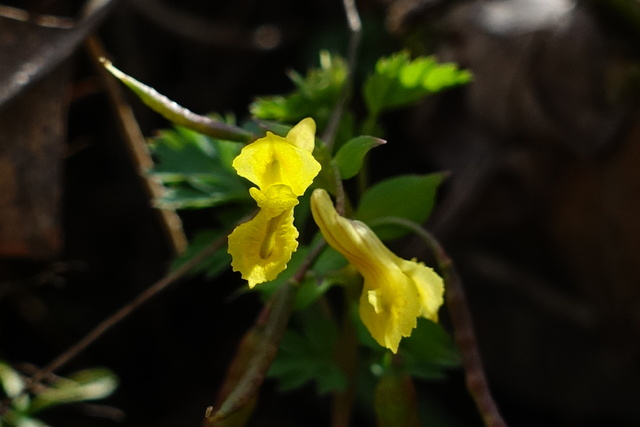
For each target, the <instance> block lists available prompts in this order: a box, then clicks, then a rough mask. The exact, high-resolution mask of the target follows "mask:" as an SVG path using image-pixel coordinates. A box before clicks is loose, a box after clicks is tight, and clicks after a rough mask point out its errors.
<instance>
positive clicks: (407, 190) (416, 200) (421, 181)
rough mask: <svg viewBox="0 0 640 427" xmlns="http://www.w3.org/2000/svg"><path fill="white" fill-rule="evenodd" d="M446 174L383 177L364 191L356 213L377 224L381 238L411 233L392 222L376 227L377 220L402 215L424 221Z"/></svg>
mask: <svg viewBox="0 0 640 427" xmlns="http://www.w3.org/2000/svg"><path fill="white" fill-rule="evenodd" d="M444 177H445V175H444V174H441V173H433V174H428V175H401V176H397V177H393V178H389V179H386V180H384V181H381V182H379V183H377V184H376V185H374V186H372V187H370V188H369V189H368V190H367V191H365V193H364V194H363V195H362V199H361V200H360V205H359V207H358V211H357V214H356V216H357V218H358V219H359V220H361V221H363V222H365V223H368V224H369V225H371V226H372V227H374V228H375V231H376V234H378V237H380V239H382V240H389V239H396V238H399V237H402V236H403V235H405V234H407V233H408V230H407V229H406V228H404V227H400V226H394V225H389V224H385V225H381V226H379V227H375V225H376V224H375V221H376V220H377V219H380V218H384V217H399V218H404V219H408V220H410V221H413V222H416V223H418V224H420V223H423V222H424V221H426V220H427V218H429V215H430V214H431V211H432V209H433V206H434V203H435V197H436V190H437V189H438V186H439V185H440V183H441V182H442V180H443V178H444Z"/></svg>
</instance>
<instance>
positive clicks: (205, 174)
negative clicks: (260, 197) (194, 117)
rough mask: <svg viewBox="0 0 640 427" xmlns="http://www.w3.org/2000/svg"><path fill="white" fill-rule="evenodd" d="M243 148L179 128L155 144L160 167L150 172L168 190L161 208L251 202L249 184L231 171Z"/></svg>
mask: <svg viewBox="0 0 640 427" xmlns="http://www.w3.org/2000/svg"><path fill="white" fill-rule="evenodd" d="M241 148H242V147H241V146H240V145H239V144H237V143H234V142H229V141H221V140H216V139H212V138H210V137H208V136H205V135H202V134H200V133H197V132H194V131H192V130H189V129H186V128H183V127H175V128H173V129H167V130H163V131H161V132H160V133H159V134H158V135H157V136H156V137H154V138H153V139H152V140H151V150H152V152H153V155H154V157H155V158H156V159H157V165H156V166H155V168H154V169H153V170H152V171H150V173H151V174H153V175H154V176H156V177H157V178H158V179H159V180H160V181H161V182H162V183H163V184H164V186H165V188H166V194H165V195H164V196H163V197H162V198H160V199H159V200H156V204H157V206H158V207H161V208H170V209H188V208H194V209H196V208H204V207H213V206H220V205H223V204H227V203H230V202H237V201H242V200H248V199H249V198H250V197H249V193H248V192H247V188H248V183H247V181H246V180H244V179H242V178H240V177H239V176H238V175H237V174H236V172H235V170H234V169H233V168H232V167H231V163H232V162H233V159H234V158H235V157H236V156H237V155H238V153H240V149H241Z"/></svg>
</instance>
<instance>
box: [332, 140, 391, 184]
mask: <svg viewBox="0 0 640 427" xmlns="http://www.w3.org/2000/svg"><path fill="white" fill-rule="evenodd" d="M384 143H386V141H385V140H383V139H380V138H376V137H373V136H358V137H356V138H353V139H351V140H349V141H347V142H346V143H345V144H344V145H343V146H342V147H340V149H339V150H338V152H337V153H336V156H335V158H334V161H335V162H336V166H337V167H338V170H339V171H340V176H341V177H342V179H349V178H352V177H354V176H356V175H357V173H358V172H360V168H361V167H362V162H363V160H364V156H365V155H366V154H367V153H368V152H369V150H371V149H372V148H374V147H377V146H379V145H382V144H384Z"/></svg>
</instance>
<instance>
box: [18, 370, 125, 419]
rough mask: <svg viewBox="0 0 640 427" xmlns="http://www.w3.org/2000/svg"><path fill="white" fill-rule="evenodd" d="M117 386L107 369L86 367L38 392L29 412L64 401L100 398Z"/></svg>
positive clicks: (115, 380)
mask: <svg viewBox="0 0 640 427" xmlns="http://www.w3.org/2000/svg"><path fill="white" fill-rule="evenodd" d="M117 386H118V379H117V377H116V376H115V375H114V374H113V373H112V372H111V371H109V370H107V369H86V370H83V371H80V372H77V373H75V374H74V375H72V376H70V377H69V378H59V379H57V380H56V381H55V382H54V383H53V384H52V385H51V387H48V388H46V389H44V390H43V391H41V392H39V393H38V394H37V395H36V396H35V397H34V399H33V401H32V403H31V407H30V408H29V413H30V414H34V413H36V412H38V411H41V410H42V409H44V408H48V407H51V406H56V405H61V404H64V403H71V402H81V401H85V400H96V399H102V398H105V397H107V396H109V395H110V394H111V393H113V391H114V390H115V389H116V387H117Z"/></svg>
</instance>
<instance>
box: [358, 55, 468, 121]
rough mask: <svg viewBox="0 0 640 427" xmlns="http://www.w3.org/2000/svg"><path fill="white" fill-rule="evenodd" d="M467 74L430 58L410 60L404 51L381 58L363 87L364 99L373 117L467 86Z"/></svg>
mask: <svg viewBox="0 0 640 427" xmlns="http://www.w3.org/2000/svg"><path fill="white" fill-rule="evenodd" d="M470 80H471V73H470V72H469V71H467V70H460V69H459V68H458V67H457V66H456V65H455V64H452V63H445V64H440V63H438V62H437V61H436V59H435V58H434V57H431V56H430V57H419V58H416V59H414V60H411V59H410V57H409V53H408V52H406V51H403V52H399V53H396V54H394V55H392V56H390V57H387V58H381V59H380V60H378V62H377V63H376V68H375V72H374V73H373V74H372V75H370V76H369V77H368V78H367V80H366V82H365V84H364V99H365V103H366V105H367V109H368V110H369V114H370V115H371V116H373V117H376V116H378V115H379V114H380V113H382V112H383V111H386V110H390V109H393V108H398V107H403V106H406V105H409V104H411V103H412V102H415V101H418V100H419V99H420V98H422V97H424V96H426V95H429V94H432V93H436V92H439V91H441V90H444V89H447V88H450V87H453V86H457V85H461V84H465V83H468V82H469V81H470Z"/></svg>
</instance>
